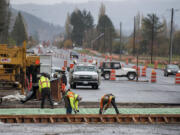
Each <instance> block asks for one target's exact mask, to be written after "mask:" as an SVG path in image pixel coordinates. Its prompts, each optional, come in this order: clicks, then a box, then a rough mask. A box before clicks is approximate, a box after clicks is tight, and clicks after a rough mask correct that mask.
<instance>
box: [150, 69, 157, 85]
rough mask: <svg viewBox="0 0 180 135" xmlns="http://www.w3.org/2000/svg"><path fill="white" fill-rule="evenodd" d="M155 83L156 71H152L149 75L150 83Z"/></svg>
mask: <svg viewBox="0 0 180 135" xmlns="http://www.w3.org/2000/svg"><path fill="white" fill-rule="evenodd" d="M155 82H156V71H155V70H154V69H153V70H152V73H151V83H155Z"/></svg>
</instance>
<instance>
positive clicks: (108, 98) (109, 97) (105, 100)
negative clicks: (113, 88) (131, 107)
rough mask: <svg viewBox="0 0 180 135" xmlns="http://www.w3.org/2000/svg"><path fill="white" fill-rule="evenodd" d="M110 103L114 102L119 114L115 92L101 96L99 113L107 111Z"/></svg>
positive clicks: (113, 104)
mask: <svg viewBox="0 0 180 135" xmlns="http://www.w3.org/2000/svg"><path fill="white" fill-rule="evenodd" d="M110 104H112V106H113V107H114V109H115V111H116V113H117V114H119V110H118V108H117V106H116V103H115V96H114V95H113V94H106V95H104V96H103V97H102V98H101V101H100V109H99V114H102V113H103V112H104V111H106V110H107V109H108V108H109V105H110Z"/></svg>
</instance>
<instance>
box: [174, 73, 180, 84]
mask: <svg viewBox="0 0 180 135" xmlns="http://www.w3.org/2000/svg"><path fill="white" fill-rule="evenodd" d="M175 84H180V73H177V74H176V78H175Z"/></svg>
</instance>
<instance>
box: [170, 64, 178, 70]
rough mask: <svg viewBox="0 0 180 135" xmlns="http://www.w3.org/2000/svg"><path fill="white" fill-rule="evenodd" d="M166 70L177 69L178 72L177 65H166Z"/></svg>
mask: <svg viewBox="0 0 180 135" xmlns="http://www.w3.org/2000/svg"><path fill="white" fill-rule="evenodd" d="M168 68H169V69H178V70H179V67H178V66H177V65H168Z"/></svg>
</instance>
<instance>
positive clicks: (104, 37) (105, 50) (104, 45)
mask: <svg viewBox="0 0 180 135" xmlns="http://www.w3.org/2000/svg"><path fill="white" fill-rule="evenodd" d="M105 33H106V27H105V23H104V47H103V50H104V53H105V52H106V49H105V48H106V47H105V45H106V41H105V40H106V36H105Z"/></svg>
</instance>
